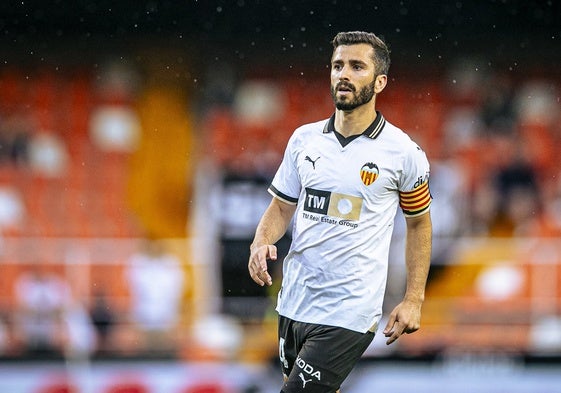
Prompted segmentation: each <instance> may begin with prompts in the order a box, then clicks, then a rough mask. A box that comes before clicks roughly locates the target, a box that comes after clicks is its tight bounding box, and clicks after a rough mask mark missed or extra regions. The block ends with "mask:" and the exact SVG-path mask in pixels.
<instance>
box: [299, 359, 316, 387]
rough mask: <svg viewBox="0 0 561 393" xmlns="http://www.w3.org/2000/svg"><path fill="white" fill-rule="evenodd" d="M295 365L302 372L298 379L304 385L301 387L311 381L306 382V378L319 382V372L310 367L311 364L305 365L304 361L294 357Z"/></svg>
mask: <svg viewBox="0 0 561 393" xmlns="http://www.w3.org/2000/svg"><path fill="white" fill-rule="evenodd" d="M296 365H297V366H298V367H300V369H301V370H302V371H303V372H302V373H300V375H299V377H300V379H301V380H302V384H303V385H304V386H303V387H306V384H307V383H308V382H310V381H311V379H308V380H306V376H309V377H313V378H315V379H317V380H318V381H321V372H320V371H319V370H316V369H314V366H312V365H311V364H309V363H306V361H305V360H304V359H302V358H301V357H300V356H298V357H296ZM304 374H306V375H304Z"/></svg>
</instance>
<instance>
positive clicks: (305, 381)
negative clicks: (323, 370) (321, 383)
mask: <svg viewBox="0 0 561 393" xmlns="http://www.w3.org/2000/svg"><path fill="white" fill-rule="evenodd" d="M298 376H299V377H300V379H301V380H302V389H304V388H305V387H306V384H307V383H308V382H310V381H312V378H310V379H306V377H305V376H304V374H302V373H300V374H298Z"/></svg>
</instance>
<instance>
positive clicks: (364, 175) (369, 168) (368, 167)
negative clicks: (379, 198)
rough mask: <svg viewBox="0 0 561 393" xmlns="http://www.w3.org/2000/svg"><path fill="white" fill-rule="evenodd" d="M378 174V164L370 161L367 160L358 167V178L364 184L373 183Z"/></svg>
mask: <svg viewBox="0 0 561 393" xmlns="http://www.w3.org/2000/svg"><path fill="white" fill-rule="evenodd" d="M379 175H380V170H379V169H378V165H376V164H374V163H372V162H367V163H366V164H364V165H363V166H362V168H360V180H362V182H363V183H364V185H365V186H369V185H371V184H372V183H374V182H375V181H376V179H377V178H378V176H379Z"/></svg>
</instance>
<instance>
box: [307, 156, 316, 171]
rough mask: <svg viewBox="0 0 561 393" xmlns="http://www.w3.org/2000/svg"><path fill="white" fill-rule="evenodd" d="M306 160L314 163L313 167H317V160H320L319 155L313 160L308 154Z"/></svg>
mask: <svg viewBox="0 0 561 393" xmlns="http://www.w3.org/2000/svg"><path fill="white" fill-rule="evenodd" d="M304 160H306V161H310V162H311V163H312V167H313V168H314V169H316V162H317V160H319V157H318V158H316V159H315V160H312V159H311V158H310V156H306V158H305V159H304Z"/></svg>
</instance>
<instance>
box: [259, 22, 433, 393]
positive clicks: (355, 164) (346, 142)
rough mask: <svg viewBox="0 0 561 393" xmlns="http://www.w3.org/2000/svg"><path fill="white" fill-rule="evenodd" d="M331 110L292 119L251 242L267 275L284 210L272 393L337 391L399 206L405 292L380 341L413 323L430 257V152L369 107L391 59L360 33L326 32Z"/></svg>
mask: <svg viewBox="0 0 561 393" xmlns="http://www.w3.org/2000/svg"><path fill="white" fill-rule="evenodd" d="M333 48H334V49H333V54H332V57H331V95H332V97H333V101H334V103H335V113H334V115H332V116H331V118H329V119H326V120H322V121H319V122H317V123H312V124H306V125H303V126H302V127H299V128H298V129H297V130H296V131H295V132H294V134H293V135H292V136H291V138H290V141H289V142H288V146H287V148H286V151H285V154H284V158H283V160H282V163H281V164H280V167H279V168H278V171H277V173H276V174H275V176H274V179H273V181H272V183H271V185H270V187H269V192H270V193H271V194H272V195H273V198H272V201H271V203H270V205H269V206H268V208H267V210H266V211H265V213H264V214H263V217H262V218H261V220H260V222H259V224H258V226H257V229H256V233H255V238H254V240H253V242H252V244H251V254H250V257H249V264H248V269H249V273H250V275H251V278H252V279H253V280H254V281H255V282H256V283H257V284H259V285H261V286H263V285H271V283H272V281H271V276H270V275H269V273H268V272H267V261H268V260H273V261H274V260H276V259H277V249H276V247H275V245H274V244H275V243H276V242H277V241H278V240H279V239H280V238H281V237H282V236H283V235H284V233H285V231H286V230H287V228H288V225H289V224H290V222H291V220H292V218H293V217H294V224H293V225H294V227H293V231H292V243H291V246H290V250H289V252H288V254H287V256H286V258H285V259H284V262H283V278H282V286H281V289H280V292H279V294H278V304H277V311H278V313H279V325H278V326H279V331H278V334H279V356H280V361H281V367H282V370H283V375H284V384H283V387H282V390H281V393H282V392H284V393H294V392H313V393H320V392H321V393H328V392H329V393H332V392H338V391H339V388H340V386H341V384H342V382H343V381H344V380H345V378H346V377H347V376H348V374H349V373H350V372H351V370H352V369H353V367H354V366H355V364H356V363H357V362H358V360H359V359H360V357H361V356H362V354H363V353H364V351H365V350H366V348H367V347H368V346H369V345H370V343H371V342H372V339H373V338H374V334H375V332H376V330H377V328H378V323H379V321H380V319H381V316H382V303H383V296H384V291H385V286H386V280H387V267H388V252H389V247H390V238H391V234H392V230H393V222H394V217H395V214H396V210H397V206H398V204H399V206H400V207H401V209H402V211H403V213H404V215H405V217H406V221H407V235H406V240H407V242H406V269H407V287H406V291H405V296H404V298H403V300H402V301H401V303H399V304H398V305H397V306H396V307H395V308H394V310H393V311H392V312H391V314H390V315H389V319H388V323H387V325H386V327H385V329H384V334H385V336H386V337H387V341H386V342H387V344H391V343H393V342H394V341H395V340H397V339H398V338H399V337H400V336H401V335H402V334H403V333H412V332H414V331H416V330H418V329H419V327H420V319H421V304H422V303H423V300H424V293H425V285H426V280H427V274H428V270H429V265H430V253H431V236H432V225H431V219H430V213H429V207H430V204H431V195H430V192H429V185H428V179H429V163H428V160H427V158H426V155H425V153H424V152H423V150H421V148H420V147H419V146H418V145H417V144H415V143H414V142H413V141H412V140H411V139H410V138H409V137H408V136H407V135H406V134H405V133H404V132H403V131H402V130H400V129H399V128H397V127H395V126H394V125H392V124H390V123H389V122H388V121H387V120H386V119H385V118H384V117H383V115H382V114H381V113H380V112H378V111H376V96H377V94H379V93H381V92H382V91H383V90H384V88H385V87H386V84H387V80H388V76H387V75H388V69H389V65H390V55H389V50H388V47H387V45H386V44H385V42H384V41H383V40H382V39H380V38H379V37H377V36H376V35H375V34H372V33H367V32H343V33H339V34H337V35H336V36H335V38H334V39H333Z"/></svg>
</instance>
